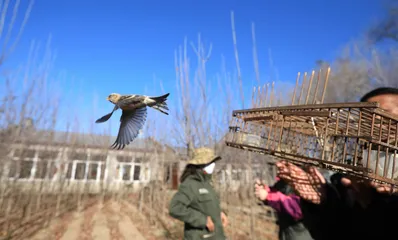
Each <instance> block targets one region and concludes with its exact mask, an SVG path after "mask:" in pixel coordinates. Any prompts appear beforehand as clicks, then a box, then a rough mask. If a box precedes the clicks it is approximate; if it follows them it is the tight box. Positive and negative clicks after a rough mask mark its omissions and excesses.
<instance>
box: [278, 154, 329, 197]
mask: <svg viewBox="0 0 398 240" xmlns="http://www.w3.org/2000/svg"><path fill="white" fill-rule="evenodd" d="M276 167H277V169H278V176H279V177H280V178H281V179H283V180H285V181H287V182H288V183H289V184H290V185H291V187H292V188H293V189H294V190H295V191H296V192H297V194H298V195H299V196H300V197H301V198H302V199H304V200H306V201H309V202H312V203H314V204H320V203H321V198H322V197H323V195H324V194H323V185H324V184H325V183H326V180H325V178H324V177H323V176H322V174H321V173H320V172H319V171H318V170H316V169H315V168H314V167H310V168H309V169H308V172H306V171H304V170H303V169H301V168H299V167H298V166H296V165H294V164H292V163H288V162H286V161H280V162H277V163H276Z"/></svg>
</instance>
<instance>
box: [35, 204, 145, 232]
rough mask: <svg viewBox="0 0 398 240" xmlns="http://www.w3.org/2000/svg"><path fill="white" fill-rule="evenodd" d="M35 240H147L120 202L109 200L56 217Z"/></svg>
mask: <svg viewBox="0 0 398 240" xmlns="http://www.w3.org/2000/svg"><path fill="white" fill-rule="evenodd" d="M31 239H32V240H47V239H48V240H53V239H55V240H74V239H76V240H130V239H134V240H146V239H145V238H144V237H143V236H142V234H141V233H140V232H139V231H138V230H137V228H136V226H134V224H133V222H132V220H131V218H130V217H129V216H127V213H126V212H125V211H123V208H121V206H120V204H119V203H117V202H116V201H110V202H108V203H106V204H105V205H102V206H101V205H99V204H97V205H94V206H92V207H89V208H88V209H86V210H85V211H83V212H81V213H70V214H67V215H65V216H62V217H61V218H59V219H56V220H54V221H53V222H52V223H51V224H50V225H49V227H48V228H46V229H43V230H41V231H39V232H38V233H37V234H36V235H35V236H34V237H32V238H31Z"/></svg>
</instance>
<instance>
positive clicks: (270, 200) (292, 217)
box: [255, 177, 312, 240]
mask: <svg viewBox="0 0 398 240" xmlns="http://www.w3.org/2000/svg"><path fill="white" fill-rule="evenodd" d="M255 195H256V197H257V198H258V199H259V200H261V201H262V202H263V203H264V204H266V205H268V206H270V207H272V208H273V209H274V210H275V211H276V213H277V216H278V221H277V224H278V226H279V239H281V240H310V239H312V237H311V234H310V233H309V232H308V230H307V229H306V228H305V227H304V225H303V223H302V218H303V216H302V215H303V214H302V212H301V208H300V197H299V196H297V195H295V194H294V193H293V190H292V188H291V187H290V186H289V185H288V184H287V183H286V182H285V181H284V180H281V179H279V178H278V177H277V179H276V183H275V184H274V185H273V186H271V187H269V186H267V185H265V184H264V183H262V182H260V180H257V181H256V183H255Z"/></svg>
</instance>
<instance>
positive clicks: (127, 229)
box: [0, 188, 277, 240]
mask: <svg viewBox="0 0 398 240" xmlns="http://www.w3.org/2000/svg"><path fill="white" fill-rule="evenodd" d="M147 192H148V191H146V190H145V188H144V189H143V191H140V192H138V193H127V194H120V195H119V194H109V195H87V194H57V195H56V194H51V195H48V194H47V195H46V194H41V195H40V194H37V195H33V194H30V195H29V194H24V193H22V192H21V193H20V194H13V195H9V196H8V197H7V198H4V200H3V201H2V208H1V215H0V216H1V222H0V224H1V225H0V229H1V236H0V239H1V240H3V239H9V240H10V239H34V240H40V239H62V240H66V239H82V240H90V239H100V240H105V239H138V240H139V239H147V240H158V239H182V230H183V225H182V223H181V222H179V221H176V220H175V219H172V218H171V217H169V216H168V213H167V206H168V201H169V199H170V197H171V196H172V194H173V193H174V192H173V191H170V190H161V191H157V190H156V191H152V192H156V194H152V195H149V194H146V193H147ZM160 196H163V197H162V198H160ZM159 200H160V201H159ZM223 206H224V207H225V209H227V214H228V217H229V220H230V225H229V227H227V229H226V232H227V235H228V237H229V239H236V240H238V239H277V227H276V225H275V220H274V218H273V216H272V214H271V216H270V215H269V214H267V212H268V213H269V209H267V208H265V209H264V207H259V206H257V205H256V204H255V203H254V204H253V206H254V207H253V211H251V210H250V208H248V207H245V206H239V205H232V204H230V205H226V204H225V203H223Z"/></svg>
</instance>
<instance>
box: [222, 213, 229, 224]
mask: <svg viewBox="0 0 398 240" xmlns="http://www.w3.org/2000/svg"><path fill="white" fill-rule="evenodd" d="M221 222H222V226H223V227H226V226H228V217H227V215H225V213H224V212H221Z"/></svg>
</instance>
